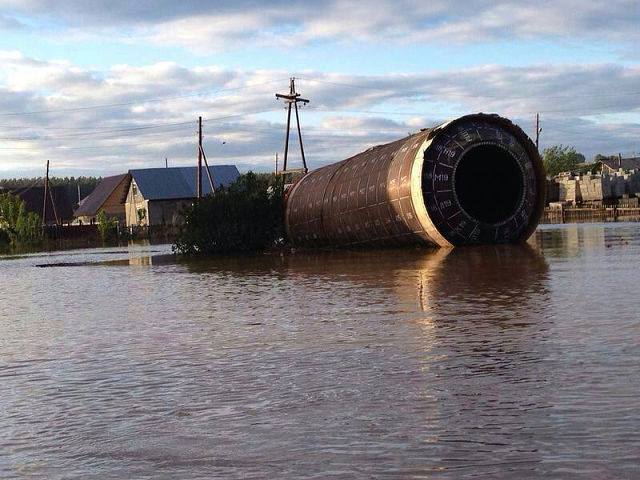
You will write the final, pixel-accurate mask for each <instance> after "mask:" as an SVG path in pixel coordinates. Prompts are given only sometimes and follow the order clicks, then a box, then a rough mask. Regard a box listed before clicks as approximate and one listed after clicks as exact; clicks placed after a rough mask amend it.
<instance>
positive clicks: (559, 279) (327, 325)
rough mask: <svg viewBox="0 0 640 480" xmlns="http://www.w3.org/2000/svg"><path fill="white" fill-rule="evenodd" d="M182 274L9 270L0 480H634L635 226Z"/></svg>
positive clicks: (84, 261) (89, 259)
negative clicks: (514, 242)
mask: <svg viewBox="0 0 640 480" xmlns="http://www.w3.org/2000/svg"><path fill="white" fill-rule="evenodd" d="M169 253H170V247H169V246H153V245H150V246H131V247H129V248H124V249H123V248H122V247H120V248H117V249H93V250H76V251H67V252H55V253H49V254H33V255H26V256H14V257H0V302H1V303H0V305H1V310H0V386H1V393H0V478H3V479H12V478H28V479H134V478H135V479H146V478H149V479H150V478H153V479H179V478H180V479H182V478H184V479H187V478H188V479H209V478H232V479H235V478H268V479H282V478H287V479H288V478H292V479H293V478H296V479H297V478H317V479H325V478H336V479H337V478H340V479H343V478H344V479H350V478H367V479H368V478H393V479H404V478H438V479H440V478H442V479H459V478H474V477H478V478H518V479H519V478H545V479H546V478H562V479H571V478H580V479H583V478H590V479H619V478H640V466H639V464H640V399H639V394H640V348H639V346H638V339H639V338H640V314H639V313H638V305H639V294H638V282H639V279H640V268H639V267H640V262H639V261H638V260H639V258H640V224H583V225H563V226H552V225H545V226H542V227H540V229H539V230H538V232H537V233H536V235H535V237H534V238H533V239H532V240H531V241H530V243H529V245H526V246H501V247H487V248H484V247H483V248H460V249H455V250H401V251H397V250H386V251H355V252H353V251H352V252H347V251H341V252H318V253H311V254H309V253H298V254H295V255H286V256H252V257H227V258H215V259H209V260H205V261H191V262H184V261H176V260H175V259H174V258H173V257H172V256H170V255H169ZM43 265H44V266H46V265H49V266H50V268H40V267H41V266H43Z"/></svg>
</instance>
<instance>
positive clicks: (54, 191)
mask: <svg viewBox="0 0 640 480" xmlns="http://www.w3.org/2000/svg"><path fill="white" fill-rule="evenodd" d="M49 191H50V192H51V193H50V194H49V193H48V192H47V210H46V218H45V222H44V223H46V224H47V225H55V224H56V223H60V224H63V223H69V222H71V221H72V220H73V204H72V203H71V200H70V199H69V195H67V189H66V188H65V187H62V186H57V187H51V186H50V187H49ZM10 193H11V194H12V195H14V196H16V197H18V198H20V199H21V200H22V201H23V202H24V203H25V208H26V209H27V211H29V212H35V213H37V214H38V215H40V217H42V209H43V206H44V186H37V187H26V188H18V189H15V190H11V191H10ZM52 198H53V203H52V202H51V200H52ZM56 217H57V218H56Z"/></svg>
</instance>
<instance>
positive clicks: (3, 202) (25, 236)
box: [0, 193, 42, 247]
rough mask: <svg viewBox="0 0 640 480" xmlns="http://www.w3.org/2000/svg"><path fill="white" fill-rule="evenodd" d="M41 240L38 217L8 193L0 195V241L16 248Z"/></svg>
mask: <svg viewBox="0 0 640 480" xmlns="http://www.w3.org/2000/svg"><path fill="white" fill-rule="evenodd" d="M40 240H42V228H41V222H40V216H39V215H38V214H37V213H34V212H28V211H27V209H26V206H25V203H24V202H23V201H22V200H20V199H19V198H18V197H15V196H13V195H11V194H9V193H2V194H0V241H3V243H9V244H10V245H12V246H14V247H16V246H18V245H20V244H30V243H36V242H38V241H40Z"/></svg>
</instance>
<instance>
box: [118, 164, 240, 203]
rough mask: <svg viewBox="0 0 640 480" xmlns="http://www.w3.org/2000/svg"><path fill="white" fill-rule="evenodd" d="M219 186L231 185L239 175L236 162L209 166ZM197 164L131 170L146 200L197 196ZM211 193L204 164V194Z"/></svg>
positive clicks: (216, 184) (215, 182) (215, 183)
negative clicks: (234, 163)
mask: <svg viewBox="0 0 640 480" xmlns="http://www.w3.org/2000/svg"><path fill="white" fill-rule="evenodd" d="M209 171H210V172H211V176H212V178H213V182H214V185H215V186H216V187H220V186H224V187H226V186H229V185H231V184H232V183H233V182H235V181H236V180H237V179H238V177H239V176H240V172H238V169H237V168H236V166H235V165H212V166H210V167H209ZM196 172H197V167H171V168H143V169H137V170H129V173H130V174H131V176H132V177H133V179H134V180H135V182H136V185H137V186H138V189H139V190H140V192H141V193H142V196H143V197H144V198H145V199H147V200H170V199H178V198H194V197H195V196H196ZM209 193H211V187H210V185H209V179H208V177H207V172H206V170H205V167H202V194H203V195H207V194H209Z"/></svg>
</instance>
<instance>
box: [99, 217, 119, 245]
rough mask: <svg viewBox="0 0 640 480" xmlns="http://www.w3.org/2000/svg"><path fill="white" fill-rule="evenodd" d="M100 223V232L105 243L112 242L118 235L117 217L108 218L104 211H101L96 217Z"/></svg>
mask: <svg viewBox="0 0 640 480" xmlns="http://www.w3.org/2000/svg"><path fill="white" fill-rule="evenodd" d="M96 220H97V222H98V232H99V233H100V238H101V239H102V241H103V242H106V241H107V240H111V239H113V238H115V237H116V236H117V235H118V219H117V218H116V217H111V218H109V217H107V214H106V212H105V211H104V210H100V211H99V212H98V215H96Z"/></svg>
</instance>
